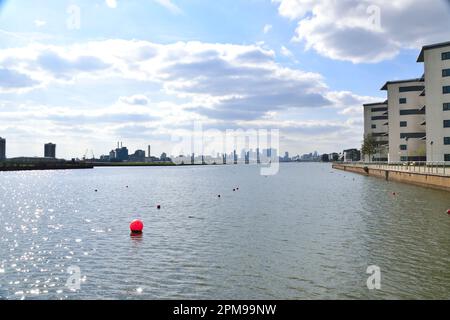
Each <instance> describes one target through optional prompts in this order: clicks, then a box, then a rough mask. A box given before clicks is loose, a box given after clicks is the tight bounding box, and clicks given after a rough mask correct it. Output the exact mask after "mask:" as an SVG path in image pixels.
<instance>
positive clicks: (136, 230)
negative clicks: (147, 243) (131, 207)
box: [130, 219, 144, 234]
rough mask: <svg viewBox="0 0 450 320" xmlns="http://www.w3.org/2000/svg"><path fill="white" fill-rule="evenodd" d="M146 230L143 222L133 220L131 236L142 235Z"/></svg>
mask: <svg viewBox="0 0 450 320" xmlns="http://www.w3.org/2000/svg"><path fill="white" fill-rule="evenodd" d="M143 229H144V223H142V221H141V220H137V219H136V220H133V221H132V222H131V223H130V230H131V234H141V233H142V230H143Z"/></svg>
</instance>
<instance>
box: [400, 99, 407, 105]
mask: <svg viewBox="0 0 450 320" xmlns="http://www.w3.org/2000/svg"><path fill="white" fill-rule="evenodd" d="M406 102H407V100H406V98H400V100H399V103H400V104H406Z"/></svg>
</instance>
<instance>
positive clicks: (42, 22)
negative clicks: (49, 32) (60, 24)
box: [34, 19, 47, 28]
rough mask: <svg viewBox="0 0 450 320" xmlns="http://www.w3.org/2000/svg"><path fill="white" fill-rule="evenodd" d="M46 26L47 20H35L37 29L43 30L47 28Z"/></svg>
mask: <svg viewBox="0 0 450 320" xmlns="http://www.w3.org/2000/svg"><path fill="white" fill-rule="evenodd" d="M46 24H47V21H45V20H39V19H36V20H34V25H35V26H36V27H37V28H41V27H43V26H45V25H46Z"/></svg>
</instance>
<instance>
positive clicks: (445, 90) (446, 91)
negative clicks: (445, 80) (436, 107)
mask: <svg viewBox="0 0 450 320" xmlns="http://www.w3.org/2000/svg"><path fill="white" fill-rule="evenodd" d="M442 93H443V94H449V93H450V86H445V87H442Z"/></svg>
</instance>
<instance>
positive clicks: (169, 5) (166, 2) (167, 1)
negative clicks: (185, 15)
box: [154, 0, 182, 14]
mask: <svg viewBox="0 0 450 320" xmlns="http://www.w3.org/2000/svg"><path fill="white" fill-rule="evenodd" d="M154 1H156V2H157V3H159V4H160V5H161V6H163V7H164V8H166V9H167V10H169V11H170V12H172V13H173V14H180V13H182V10H181V9H180V7H178V6H177V5H176V4H174V3H173V2H172V0H154Z"/></svg>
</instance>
